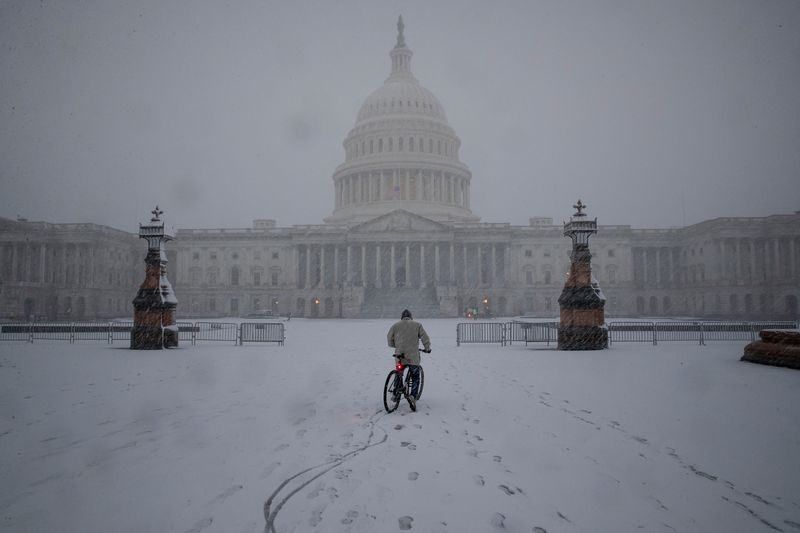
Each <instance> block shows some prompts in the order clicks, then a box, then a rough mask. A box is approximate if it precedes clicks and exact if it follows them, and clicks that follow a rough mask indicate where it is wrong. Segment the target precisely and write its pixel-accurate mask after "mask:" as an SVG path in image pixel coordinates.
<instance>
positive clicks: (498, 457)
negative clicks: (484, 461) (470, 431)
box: [492, 455, 503, 463]
mask: <svg viewBox="0 0 800 533" xmlns="http://www.w3.org/2000/svg"><path fill="white" fill-rule="evenodd" d="M492 459H493V460H494V462H495V463H499V462H501V461H502V460H503V458H502V457H500V456H499V455H495V456H494V457H493V458H492Z"/></svg>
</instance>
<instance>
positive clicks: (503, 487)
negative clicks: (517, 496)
mask: <svg viewBox="0 0 800 533" xmlns="http://www.w3.org/2000/svg"><path fill="white" fill-rule="evenodd" d="M497 488H498V489H500V490H502V491H503V492H505V493H506V495H507V496H511V495H512V494H514V491H513V490H512V489H509V488H508V485H498V486H497Z"/></svg>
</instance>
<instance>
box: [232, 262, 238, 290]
mask: <svg viewBox="0 0 800 533" xmlns="http://www.w3.org/2000/svg"><path fill="white" fill-rule="evenodd" d="M231 285H232V286H234V287H237V286H238V285H239V267H238V266H235V267H233V268H231Z"/></svg>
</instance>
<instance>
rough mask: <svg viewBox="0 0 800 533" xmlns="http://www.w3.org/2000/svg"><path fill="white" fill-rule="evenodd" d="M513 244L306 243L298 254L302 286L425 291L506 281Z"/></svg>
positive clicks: (488, 284) (298, 268)
mask: <svg viewBox="0 0 800 533" xmlns="http://www.w3.org/2000/svg"><path fill="white" fill-rule="evenodd" d="M509 253H510V249H509V247H508V246H505V245H503V244H498V243H454V242H441V241H440V242H436V241H433V242H369V243H354V244H345V245H340V244H306V245H300V246H298V250H297V254H296V257H297V280H298V287H299V288H311V287H348V286H355V287H375V288H395V287H407V288H425V287H432V286H438V285H456V286H493V285H495V284H503V283H505V277H506V265H508V264H509V259H510V258H509V257H508V254H509Z"/></svg>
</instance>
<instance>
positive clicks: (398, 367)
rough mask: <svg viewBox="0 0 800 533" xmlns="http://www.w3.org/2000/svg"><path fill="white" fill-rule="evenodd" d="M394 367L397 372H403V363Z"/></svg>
mask: <svg viewBox="0 0 800 533" xmlns="http://www.w3.org/2000/svg"><path fill="white" fill-rule="evenodd" d="M394 367H395V368H396V369H397V370H403V363H397V364H396V365H394Z"/></svg>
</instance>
